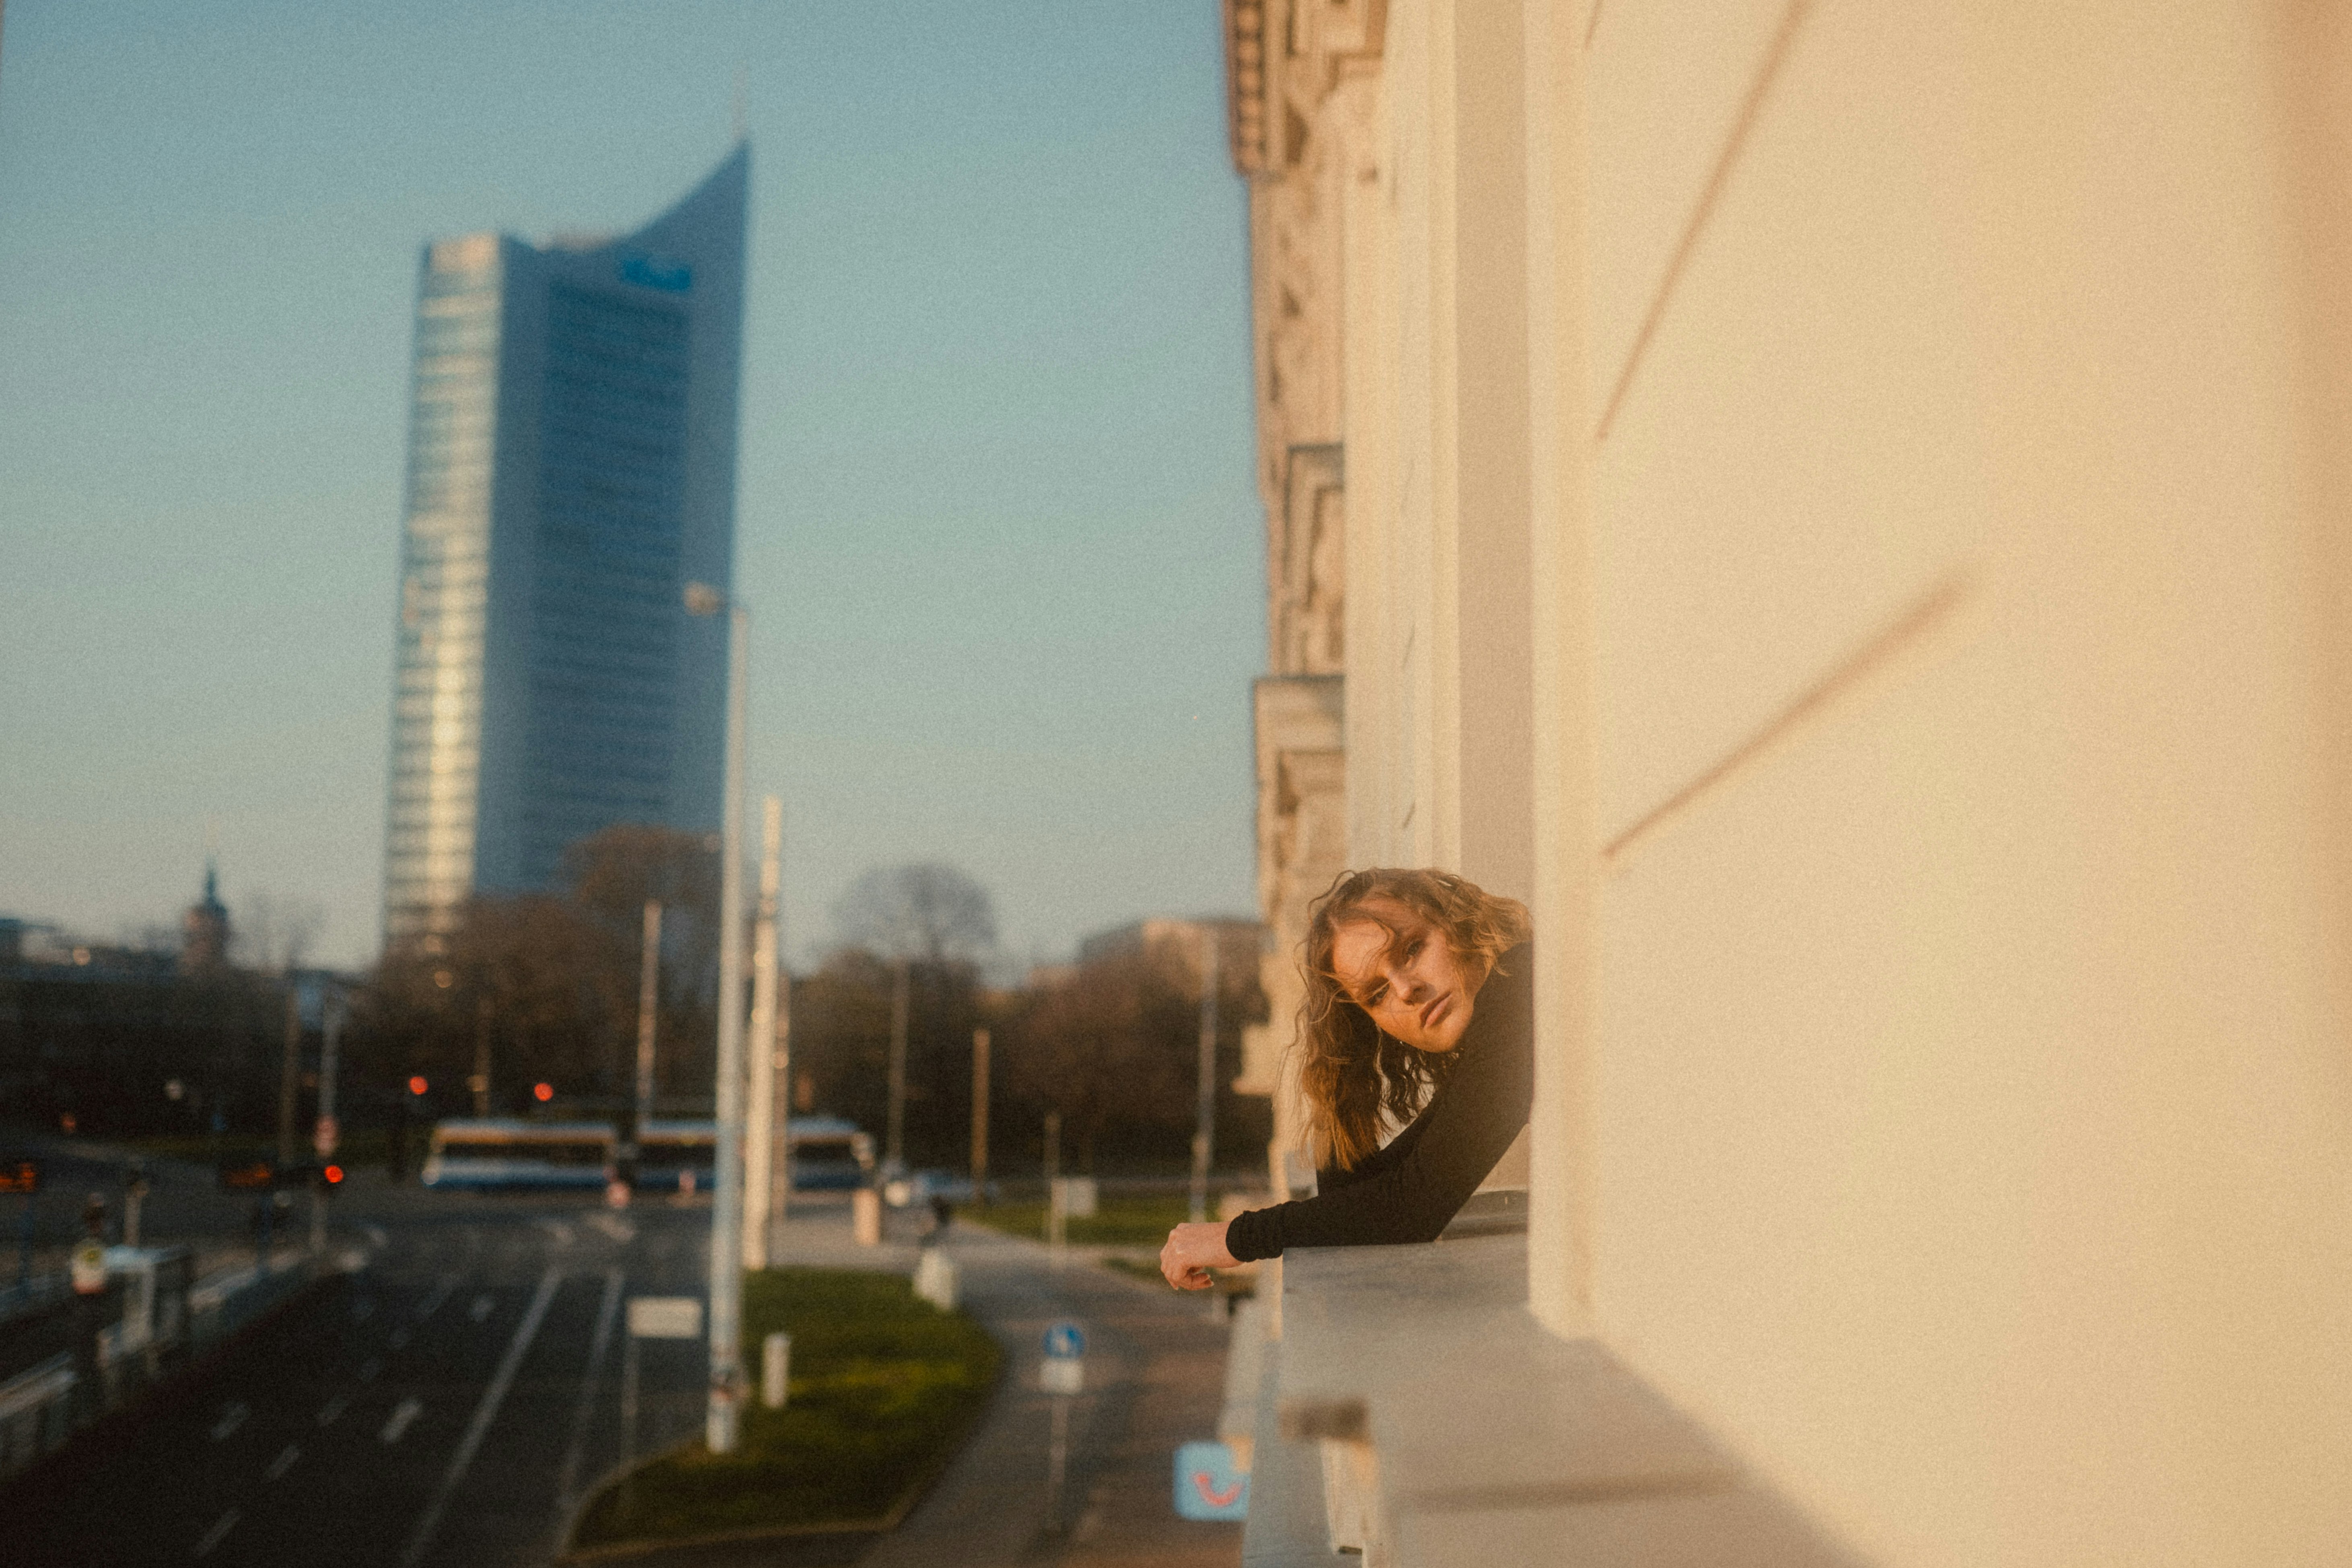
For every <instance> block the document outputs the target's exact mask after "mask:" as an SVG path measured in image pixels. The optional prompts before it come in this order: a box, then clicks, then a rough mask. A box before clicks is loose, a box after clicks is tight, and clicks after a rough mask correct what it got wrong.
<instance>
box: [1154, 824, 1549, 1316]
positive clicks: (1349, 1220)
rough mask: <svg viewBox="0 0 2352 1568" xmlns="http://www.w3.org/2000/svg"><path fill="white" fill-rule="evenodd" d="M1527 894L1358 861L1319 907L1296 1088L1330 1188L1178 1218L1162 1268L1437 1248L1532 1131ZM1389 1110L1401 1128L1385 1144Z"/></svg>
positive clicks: (1181, 1278)
mask: <svg viewBox="0 0 2352 1568" xmlns="http://www.w3.org/2000/svg"><path fill="white" fill-rule="evenodd" d="M1529 932H1530V927H1529V925H1528V911H1527V908H1526V906H1525V905H1523V904H1521V903H1519V902H1518V901H1517V900H1513V899H1501V898H1496V897H1495V896H1494V895H1492V894H1490V893H1487V892H1485V891H1483V890H1482V889H1479V888H1477V887H1476V886H1475V885H1474V884H1472V883H1470V882H1466V881H1465V880H1463V879H1461V878H1459V877H1456V876H1454V875H1452V874H1450V873H1448V872H1444V871H1412V870H1399V869H1375V870H1369V871H1354V872H1350V873H1349V874H1348V875H1346V876H1343V877H1341V878H1340V879H1339V881H1337V882H1335V883H1334V884H1332V887H1331V890H1330V891H1329V892H1328V893H1325V894H1324V895H1323V897H1322V898H1320V899H1318V900H1316V903H1315V908H1314V910H1313V913H1312V915H1311V916H1310V918H1309V919H1308V921H1307V951H1306V963H1305V969H1306V973H1307V997H1306V1000H1305V1001H1304V1002H1303V1003H1302V1004H1301V1005H1300V1007H1299V1013H1298V1039H1297V1045H1296V1046H1295V1047H1293V1048H1294V1049H1295V1050H1297V1052H1298V1056H1299V1065H1298V1086H1299V1091H1300V1095H1301V1097H1302V1098H1303V1099H1304V1100H1305V1101H1306V1106H1307V1126H1308V1130H1309V1131H1310V1133H1311V1135H1312V1136H1313V1138H1314V1142H1315V1150H1316V1154H1317V1163H1318V1170H1317V1172H1316V1189H1317V1195H1316V1196H1314V1197H1311V1198H1304V1199H1300V1200H1297V1201H1296V1202H1292V1203H1286V1204H1276V1205H1274V1206H1273V1207H1271V1208H1263V1209H1253V1210H1251V1211H1250V1212H1249V1213H1247V1214H1244V1215H1239V1216H1237V1217H1236V1218H1234V1219H1232V1220H1228V1221H1225V1222H1223V1223H1222V1224H1217V1225H1180V1226H1177V1227H1176V1228H1175V1229H1173V1230H1171V1231H1170V1232H1169V1233H1168V1244H1167V1245H1166V1246H1165V1247H1161V1248H1160V1272H1161V1273H1162V1274H1164V1275H1166V1276H1167V1278H1168V1282H1169V1283H1170V1284H1171V1285H1173V1286H1175V1287H1176V1288H1177V1289H1181V1290H1199V1289H1204V1288H1206V1287H1207V1285H1208V1284H1209V1282H1210V1280H1209V1270H1210V1269H1212V1268H1231V1267H1232V1266H1233V1265H1234V1264H1236V1263H1246V1262H1249V1261H1250V1260H1252V1259H1254V1258H1278V1257H1280V1256H1281V1255H1282V1251H1283V1249H1284V1248H1285V1247H1358V1246H1365V1245H1370V1244H1377V1243H1385V1242H1400V1241H1433V1240H1435V1239H1436V1237H1437V1234H1438V1232H1440V1231H1442V1230H1444V1228H1445V1223H1446V1221H1448V1220H1450V1219H1452V1218H1453V1217H1454V1215H1455V1214H1456V1213H1457V1212H1459V1211H1460V1209H1461V1207H1462V1205H1463V1204H1464V1203H1465V1202H1466V1201H1468V1199H1469V1196H1470V1194H1472V1193H1474V1192H1475V1191H1476V1190H1477V1188H1478V1184H1479V1183H1480V1182H1482V1181H1485V1180H1486V1173H1488V1172H1489V1171H1492V1170H1493V1169H1494V1168H1495V1163H1496V1161H1498V1160H1500V1159H1501V1158H1502V1157H1503V1153H1504V1151H1506V1150H1507V1149H1508V1148H1509V1147H1510V1146H1511V1141H1512V1140H1513V1139H1515V1138H1517V1136H1518V1135H1519V1130H1520V1129H1521V1128H1523V1127H1525V1126H1526V1125H1527V1124H1528V1102H1529V1100H1530V1099H1531V1098H1532V1095H1533V1090H1534V1070H1535V1068H1534V1063H1535V1005H1534V995H1535V963H1534V954H1533V950H1532V949H1531V948H1530V947H1529V946H1528V935H1529ZM1383 1120H1386V1121H1391V1122H1402V1123H1404V1129H1403V1131H1401V1132H1399V1133H1398V1134H1397V1135H1396V1136H1395V1137H1394V1138H1393V1139H1391V1141H1390V1142H1389V1143H1388V1144H1387V1145H1386V1146H1385V1147H1382V1146H1381V1142H1380V1133H1381V1124H1382V1121H1383Z"/></svg>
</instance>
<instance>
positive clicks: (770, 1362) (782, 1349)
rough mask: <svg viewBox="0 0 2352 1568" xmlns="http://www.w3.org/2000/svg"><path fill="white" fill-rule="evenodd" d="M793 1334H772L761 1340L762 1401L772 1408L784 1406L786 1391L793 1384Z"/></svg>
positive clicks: (777, 1408) (778, 1408) (776, 1408)
mask: <svg viewBox="0 0 2352 1568" xmlns="http://www.w3.org/2000/svg"><path fill="white" fill-rule="evenodd" d="M792 1370H793V1336H792V1335H790V1334H784V1333H775V1334H770V1335H769V1336H768V1337H767V1338H766V1339H764V1340H761V1342H760V1403H761V1404H762V1405H766V1406H767V1407H768V1408H769V1409H771V1410H782V1408H783V1407H784V1393H785V1390H786V1389H787V1388H789V1387H790V1386H791V1384H792Z"/></svg>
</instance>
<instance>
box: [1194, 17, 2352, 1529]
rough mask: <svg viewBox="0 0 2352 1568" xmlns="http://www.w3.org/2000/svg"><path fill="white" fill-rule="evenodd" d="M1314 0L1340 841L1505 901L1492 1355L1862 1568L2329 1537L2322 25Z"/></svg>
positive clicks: (2331, 262) (2334, 956) (2337, 974)
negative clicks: (1531, 1358)
mask: <svg viewBox="0 0 2352 1568" xmlns="http://www.w3.org/2000/svg"><path fill="white" fill-rule="evenodd" d="M1240 3H1241V0H1234V4H1235V5H1236V6H1238V5H1240ZM1323 9H1324V8H1323V7H1320V6H1318V5H1307V4H1304V3H1303V0H1296V3H1293V4H1288V5H1285V4H1281V3H1274V4H1269V5H1267V7H1266V12H1267V15H1268V16H1269V17H1270V18H1273V20H1272V21H1270V22H1269V23H1268V28H1269V36H1270V37H1274V38H1276V40H1278V41H1279V42H1280V45H1281V47H1282V49H1283V50H1284V51H1285V52H1284V54H1283V59H1282V62H1281V63H1280V64H1279V65H1278V66H1274V67H1269V69H1270V70H1272V71H1273V73H1274V75H1275V77H1276V78H1277V79H1279V78H1281V76H1282V74H1283V73H1284V72H1288V73H1289V74H1290V76H1291V77H1292V78H1294V79H1295V78H1297V77H1298V76H1302V75H1308V76H1313V77H1315V79H1318V80H1328V82H1329V83H1330V85H1329V86H1328V89H1326V90H1323V91H1322V92H1321V95H1320V96H1319V97H1318V98H1317V99H1316V100H1315V101H1314V103H1313V105H1312V106H1311V107H1312V109H1313V113H1312V114H1311V115H1301V116H1300V118H1299V125H1300V126H1301V127H1302V128H1303V129H1301V130H1300V131H1299V132H1298V133H1297V142H1305V143H1311V144H1312V145H1313V146H1314V147H1315V148H1316V150H1317V155H1318V157H1319V158H1320V159H1322V160H1323V162H1322V163H1320V164H1319V165H1318V169H1319V170H1320V173H1321V178H1322V184H1319V185H1318V186H1317V191H1318V205H1317V206H1316V207H1315V209H1314V212H1313V215H1312V224H1313V225H1314V226H1315V227H1316V231H1317V235H1318V237H1317V238H1315V239H1314V240H1313V242H1312V244H1311V245H1308V244H1304V243H1302V242H1300V241H1299V240H1298V239H1297V237H1296V236H1293V237H1292V238H1291V239H1289V240H1287V241H1286V243H1288V244H1292V245H1294V246H1297V247H1300V248H1301V249H1302V250H1313V251H1314V252H1315V253H1316V254H1318V255H1321V256H1324V257H1326V258H1327V260H1326V262H1325V263H1324V265H1325V266H1326V267H1327V268H1328V271H1329V272H1330V273H1332V274H1335V275H1336V276H1337V277H1338V279H1339V298H1338V299H1337V300H1332V301H1329V310H1330V314H1331V316H1332V318H1333V319H1334V320H1336V321H1337V322H1338V332H1337V337H1338V342H1337V347H1336V351H1335V353H1336V363H1337V365H1338V367H1339V368H1338V373H1337V374H1338V379H1337V383H1336V390H1335V391H1334V393H1333V395H1331V396H1330V397H1329V399H1328V406H1329V407H1330V408H1332V409H1333V410H1335V411H1336V412H1335V413H1334V415H1333V416H1332V417H1333V418H1334V419H1335V420H1336V425H1337V428H1336V429H1329V430H1318V438H1319V439H1325V440H1328V441H1333V442H1336V443H1338V444H1339V445H1341V446H1343V447H1344V450H1345V473H1346V508H1345V510H1346V521H1345V527H1346V536H1345V537H1346V552H1345V560H1344V584H1345V595H1344V606H1343V608H1342V609H1341V611H1340V615H1341V617H1342V620H1343V624H1344V633H1345V635H1344V638H1343V642H1342V646H1343V649H1344V690H1345V738H1346V745H1345V763H1344V771H1345V780H1346V785H1345V805H1344V811H1345V820H1346V822H1347V825H1348V843H1347V856H1346V858H1347V860H1348V862H1349V863H1350V864H1357V865H1361V864H1370V863H1377V862H1398V861H1405V862H1412V863H1434V864H1441V865H1447V866H1452V867H1456V868H1460V869H1462V870H1463V871H1465V873H1466V874H1468V875H1470V876H1472V877H1474V878H1475V879H1478V880H1480V881H1482V882H1485V883H1486V884H1487V885H1489V886H1491V887H1494V888H1496V889H1499V890H1502V891H1507V892H1510V893H1514V894H1517V895H1519V896H1523V897H1528V898H1530V899H1531V900H1532V901H1533V903H1534V906H1535V910H1536V914H1537V920H1538V932H1539V938H1540V941H1541V942H1542V957H1541V963H1542V972H1541V975H1542V985H1543V990H1542V993H1541V994H1540V996H1539V999H1538V1001H1539V1008H1540V1011H1541V1015H1542V1023H1541V1034H1540V1038H1539V1044H1538V1055H1539V1065H1538V1106H1537V1111H1536V1121H1535V1126H1534V1129H1533V1132H1534V1139H1533V1142H1534V1165H1533V1178H1532V1184H1533V1205H1534V1213H1535V1219H1534V1222H1533V1226H1532V1231H1531V1235H1530V1237H1529V1247H1528V1256H1529V1259H1530V1263H1529V1270H1530V1277H1529V1281H1528V1289H1529V1300H1530V1303H1531V1306H1532V1309H1533V1310H1534V1311H1535V1312H1536V1313H1537V1315H1538V1318H1539V1319H1540V1320H1541V1321H1543V1322H1544V1323H1545V1324H1547V1325H1548V1326H1549V1328H1550V1329H1552V1330H1553V1331H1555V1332H1557V1333H1559V1334H1560V1335H1563V1336H1569V1337H1578V1336H1591V1337H1592V1338H1594V1339H1596V1340H1598V1341H1599V1342H1601V1343H1602V1344H1604V1345H1606V1346H1607V1347H1608V1348H1609V1349H1610V1350H1611V1351H1612V1352H1613V1353H1614V1354H1615V1355H1616V1356H1618V1357H1620V1358H1622V1361H1623V1362H1624V1363H1626V1364H1627V1365H1629V1366H1630V1367H1632V1368H1633V1369H1635V1370H1636V1371H1637V1372H1638V1373H1641V1374H1642V1375H1643V1376H1644V1377H1645V1378H1647V1379H1648V1380H1650V1381H1651V1382H1652V1383H1653V1384H1654V1385H1655V1386H1656V1387H1657V1388H1658V1389H1660V1390H1662V1391H1663V1392H1664V1394H1666V1395H1668V1396H1669V1397H1670V1398H1672V1399H1673V1400H1674V1401H1675V1402H1676V1403H1677V1404H1679V1405H1681V1406H1682V1407H1683V1408H1685V1410H1687V1411H1688V1412H1690V1413H1691V1414H1693V1415H1696V1416H1697V1417H1698V1418H1699V1419H1700V1420H1701V1421H1702V1422H1703V1423H1705V1424H1706V1426H1708V1427H1709V1428H1710V1429H1711V1430H1713V1431H1714V1432H1715V1433H1717V1435H1718V1436H1720V1437H1721V1438H1722V1439H1723V1440H1724V1441H1725V1442H1726V1444H1727V1446H1729V1447H1731V1448H1732V1449H1733V1450H1734V1451H1735V1452H1736V1453H1737V1454H1738V1456H1739V1457H1740V1458H1742V1459H1743V1460H1744V1461H1746V1462H1747V1463H1748V1464H1749V1465H1751V1466H1753V1467H1754V1468H1756V1470H1757V1471H1758V1472H1759V1474H1761V1475H1762V1476H1764V1477H1765V1478H1767V1479H1769V1481H1770V1482H1772V1483H1773V1484H1775V1485H1776V1486H1777V1487H1778V1488H1779V1489H1780V1490H1781V1491H1782V1492H1783V1493H1784V1494H1785V1495H1786V1496H1787V1497H1789V1498H1790V1500H1793V1501H1794V1502H1795V1503H1796V1504H1797V1505H1798V1506H1799V1507H1800V1508H1801V1509H1802V1510H1805V1511H1806V1512H1807V1513H1809V1514H1811V1516H1812V1517H1813V1518H1814V1519H1816V1520H1817V1521H1819V1522H1820V1523H1821V1524H1822V1525H1823V1526H1824V1527H1825V1528H1827V1529H1828V1530H1829V1531H1832V1533H1833V1534H1835V1535H1836V1536H1837V1537H1839V1538H1840V1539H1842V1540H1843V1541H1844V1542H1847V1543H1848V1544H1849V1545H1850V1546H1852V1547H1853V1549H1855V1550H1856V1551H1857V1552H1860V1553H1861V1554H1863V1555H1864V1556H1866V1557H1868V1558H1871V1559H1874V1560H1876V1561H1882V1562H1887V1563H1922V1564H1927V1563H1939V1564H1940V1563H2050V1564H2060V1563H2069V1564H2071V1563H2085V1562H2118V1563H2135V1564H2137V1563H2183V1564H2188V1563H2332V1562H2341V1561H2343V1560H2344V1558H2345V1552H2346V1548H2345V1545H2344V1542H2345V1539H2346V1531H2347V1525H2352V1465H2347V1464H2346V1462H2345V1458H2344V1456H2345V1455H2346V1453H2347V1451H2352V1202H2347V1200H2352V1082H2347V1077H2352V1072H2347V1069H2352V1052H2348V1051H2347V1027H2346V1026H2347V1017H2346V1009H2345V1005H2344V987H2343V985H2342V971H2343V955H2344V952H2345V949H2346V938H2347V931H2346V929H2345V920H2344V910H2343V889H2344V887H2345V884H2346V881H2347V876H2346V873H2347V869H2352V867H2347V846H2346V843H2345V838H2344V826H2343V825H2344V823H2345V820H2346V817H2345V806H2346V805H2347V802H2346V799H2345V796H2346V791H2345V789H2344V787H2343V786H2344V773H2345V760H2346V759H2345V756H2344V750H2345V736H2346V734H2347V720H2352V711H2347V682H2346V679H2345V672H2346V663H2347V659H2346V650H2347V646H2352V620H2348V619H2347V595H2346V593H2345V589H2346V585H2347V572H2346V564H2347V563H2346V560H2345V555H2346V546H2345V531H2344V523H2345V521H2346V517H2345V513H2346V469H2345V458H2344V450H2345V446H2344V444H2345V442H2346V440H2347V437H2352V424H2347V419H2346V417H2345V416H2346V414H2347V408H2352V397H2347V380H2346V368H2347V363H2352V331H2347V325H2346V322H2345V321H2344V319H2343V314H2344V306H2343V304H2342V293H2343V289H2344V284H2343V279H2345V278H2346V277H2347V276H2352V226H2347V211H2346V201H2347V190H2352V186H2347V169H2352V157H2347V145H2352V141H2347V123H2352V110H2347V104H2352V97H2347V79H2352V72H2347V68H2346V67H2347V63H2348V62H2352V55H2347V40H2346V38H2345V37H2344V36H2343V33H2342V30H2341V28H2340V26H2338V25H2337V24H2336V21H2335V20H2334V18H2333V16H2332V15H2329V14H2327V13H2325V12H2323V11H2322V10H2320V9H2319V8H2317V7H2298V6H2294V5H2245V4H2239V5H2231V4H2222V3H2219V0H2215V3H2209V4H2202V5H2184V4H2156V5H2150V4H2147V3H2143V4H2138V5H2104V6H2101V5H2085V6H2073V7H2064V8H2056V7H2036V6H2024V5H2011V6H1977V7H1898V6H1889V5H1876V4H1863V3H1861V0H1852V3H1832V0H1724V3H1718V4H1706V5H1699V4H1691V3H1688V0H1671V3H1670V0H1601V3H1599V4H1594V3H1593V0H1558V3H1553V0H1528V3H1527V4H1525V5H1516V4H1504V3H1501V0H1495V3H1491V4H1489V3H1485V0H1450V3H1449V0H1392V3H1391V4H1390V5H1386V6H1384V7H1383V6H1379V5H1371V6H1369V7H1356V8H1352V9H1353V10H1354V11H1355V12H1356V13H1357V20H1358V21H1359V22H1360V24H1361V26H1359V27H1358V28H1357V29H1356V30H1355V31H1354V32H1353V33H1351V34H1349V42H1348V47H1345V48H1337V47H1326V45H1325V44H1324V43H1323V42H1322V41H1321V37H1320V34H1319V33H1318V28H1319V27H1320V26H1321V17H1322V12H1323ZM1332 9H1335V10H1337V9H1340V8H1338V7H1334V8H1332ZM1241 86H1242V82H1241V79H1240V77H1239V76H1238V75H1237V76H1236V88H1237V91H1236V97H1237V99H1238V98H1240V97H1242V96H1244V94H1243V93H1242V92H1241V91H1240V90H1239V89H1240V88H1241ZM1293 111H1294V110H1293V108H1292V107H1290V106H1287V105H1286V106H1282V107H1281V112H1280V113H1275V112H1272V111H1267V112H1266V113H1265V116H1264V119H1263V122H1264V123H1266V124H1270V125H1286V124H1288V123H1289V121H1287V120H1286V116H1287V115H1289V114H1290V113H1292V112H1293ZM1244 118H1245V117H1244V116H1243V115H1242V113H1241V111H1240V110H1236V120H1237V126H1238V125H1239V123H1240V121H1241V120H1242V119H1244ZM1237 145H1238V142H1237ZM1268 157H1269V160H1270V162H1269V163H1268V165H1267V166H1266V167H1265V168H1261V169H1260V170H1257V171H1253V174H1254V184H1255V185H1256V186H1259V187H1264V186H1265V185H1266V184H1268V182H1269V181H1271V180H1276V179H1287V178H1289V177H1290V176H1289V175H1287V174H1285V173H1284V172H1283V169H1282V167H1281V166H1280V161H1279V159H1278V158H1276V157H1274V155H1273V154H1268ZM1261 214H1262V208H1261V206H1260V202H1259V199H1258V198H1254V201H1253V216H1254V222H1256V221H1257V220H1258V219H1259V218H1260V216H1261ZM1254 239H1255V242H1256V245H1257V247H1258V248H1259V249H1260V250H1263V249H1264V247H1265V244H1266V242H1267V235H1266V232H1265V230H1264V229H1263V228H1254ZM1318 247H1319V248H1318ZM1261 264H1263V262H1262V263H1261ZM1261 286H1263V274H1261ZM1261 330H1262V331H1263V321H1262V322H1261ZM1265 395H1266V388H1265V385H1264V384H1261V388H1260V400H1261V412H1262V414H1263V411H1264V409H1265ZM1280 592H1282V590H1281V589H1280V588H1277V594H1279V593H1280ZM1263 751H1264V742H1263V740H1262V741H1261V752H1262V753H1263Z"/></svg>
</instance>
